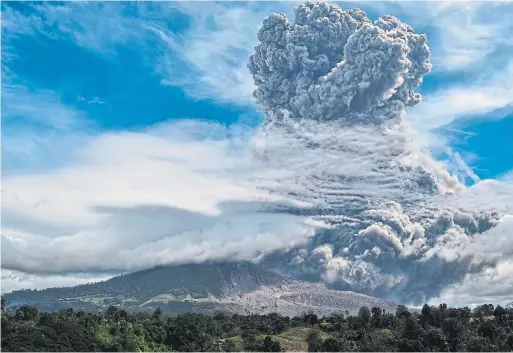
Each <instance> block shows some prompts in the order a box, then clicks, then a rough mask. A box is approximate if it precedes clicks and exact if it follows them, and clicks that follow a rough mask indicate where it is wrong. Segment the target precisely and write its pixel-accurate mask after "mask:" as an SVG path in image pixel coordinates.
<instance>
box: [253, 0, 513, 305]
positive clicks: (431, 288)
mask: <svg viewBox="0 0 513 353" xmlns="http://www.w3.org/2000/svg"><path fill="white" fill-rule="evenodd" d="M258 40H259V43H258V44H257V46H256V47H255V53H254V54H253V55H252V56H251V58H250V62H249V65H248V66H249V69H250V71H251V73H252V75H253V78H254V82H255V84H256V90H255V92H254V96H255V98H256V100H257V103H258V106H259V108H260V109H261V110H262V111H263V112H264V114H265V122H266V123H265V124H264V125H263V126H262V128H261V129H260V131H259V134H258V135H257V137H256V139H255V141H256V142H255V151H256V152H257V155H258V156H259V158H260V159H261V161H262V169H265V170H267V171H269V170H274V173H272V181H269V183H268V184H267V185H266V187H267V188H268V189H269V190H272V191H274V192H276V193H279V194H282V195H287V196H289V197H293V198H295V199H297V200H301V201H303V202H305V203H306V204H308V205H309V206H310V207H307V208H302V209H296V210H294V209H290V210H287V212H291V213H298V214H302V215H309V216H311V217H313V218H315V219H320V220H323V221H325V222H326V223H328V224H329V225H330V226H329V227H328V229H322V230H319V231H318V232H317V234H316V236H315V237H313V238H312V239H311V240H310V241H309V242H308V243H307V244H306V245H304V246H300V247H294V248H291V249H288V250H287V251H285V252H280V253H276V254H273V255H270V256H268V257H267V258H266V259H264V260H263V261H264V263H265V264H266V265H268V266H270V267H274V268H279V269H280V270H282V271H284V272H287V273H289V274H293V275H296V276H299V277H304V278H309V279H311V280H323V281H324V282H325V283H327V284H328V285H330V286H333V287H336V288H342V289H352V290H356V291H360V292H364V293H368V294H371V295H377V296H381V297H387V298H391V299H395V300H400V301H402V302H408V303H422V302H425V301H426V300H428V299H430V298H433V297H436V296H438V295H439V294H440V292H441V291H442V290H443V289H444V288H447V286H449V285H451V284H454V283H457V282H459V281H461V280H462V279H464V278H465V276H468V275H470V274H475V273H479V272H481V271H483V270H484V269H486V268H493V267H494V266H495V265H496V264H497V263H498V261H500V259H499V258H498V257H497V252H496V246H492V244H491V243H486V242H485V243H483V244H482V246H481V247H480V252H481V254H479V255H478V254H477V251H472V249H474V250H475V249H476V246H475V244H474V243H475V241H474V239H475V238H476V237H477V236H480V235H482V233H485V235H489V233H490V232H493V231H494V229H495V228H500V227H495V226H497V225H498V224H499V223H501V215H500V214H499V212H497V211H495V210H488V211H486V212H482V211H479V210H476V209H472V210H463V209H461V208H457V207H449V206H448V205H446V206H444V205H442V204H440V203H439V202H437V201H436V200H437V197H439V196H440V195H455V194H457V193H458V192H460V191H462V190H464V189H465V186H464V185H462V184H460V182H459V181H458V179H457V178H455V177H454V176H451V175H450V174H449V173H448V172H447V171H446V170H445V169H444V168H443V167H442V166H441V165H440V164H438V163H437V162H436V161H435V160H434V159H433V158H432V157H431V156H430V155H429V154H428V153H426V152H423V151H422V150H421V149H420V147H419V146H418V145H417V144H416V143H415V138H414V135H413V132H412V131H411V130H410V129H409V128H408V126H407V124H406V123H405V121H404V120H403V117H404V110H405V107H412V106H414V105H416V104H418V103H420V101H421V96H420V94H418V93H416V92H415V88H416V87H418V86H419V85H420V84H421V83H422V78H423V76H424V75H425V74H426V73H428V72H429V71H430V69H431V64H430V62H429V56H430V51H429V47H428V46H427V42H426V41H427V38H426V36H425V35H423V34H415V33H414V31H413V29H412V28H411V27H410V26H409V25H407V24H404V23H402V22H401V21H400V20H399V19H397V18H395V17H392V16H382V17H380V18H379V19H377V20H376V21H374V22H372V21H371V20H370V19H369V18H368V17H367V15H366V14H365V13H364V12H362V11H360V10H342V9H341V8H340V7H339V6H337V5H332V4H328V3H314V2H307V3H306V4H304V5H301V6H299V7H298V8H297V9H296V13H295V19H294V21H293V22H289V20H288V19H287V17H286V16H285V15H284V14H272V15H271V16H269V17H268V18H266V19H265V20H264V22H263V26H262V27H261V29H260V30H259V32H258ZM426 118H429V117H426ZM263 179H265V178H263ZM270 179H271V178H270ZM494 227H495V228H494ZM483 239H493V237H492V236H488V238H486V237H484V238H483ZM505 241H506V240H505ZM491 242H493V240H492V241H491ZM510 242H511V241H510ZM472 244H474V245H472ZM510 245H511V244H510ZM488 248H490V250H489V251H488ZM509 255H510V256H511V255H512V254H509Z"/></svg>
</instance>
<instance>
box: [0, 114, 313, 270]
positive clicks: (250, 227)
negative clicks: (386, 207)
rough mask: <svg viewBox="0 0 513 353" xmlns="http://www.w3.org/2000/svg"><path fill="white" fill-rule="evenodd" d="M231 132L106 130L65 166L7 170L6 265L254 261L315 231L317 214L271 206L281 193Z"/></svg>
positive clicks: (193, 126)
mask: <svg viewBox="0 0 513 353" xmlns="http://www.w3.org/2000/svg"><path fill="white" fill-rule="evenodd" d="M226 133H228V131H223V128H222V127H220V126H216V125H215V124H207V123H202V122H195V121H181V122H176V123H169V124H162V125H160V126H157V127H154V128H150V129H147V130H146V131H142V132H138V133H105V134H103V135H100V136H98V137H92V138H90V139H89V141H87V143H86V145H85V146H84V147H83V148H81V149H79V150H77V152H76V154H75V158H74V161H73V162H72V163H69V164H66V165H65V166H63V167H61V168H58V169H55V170H50V171H46V172H39V173H30V174H23V173H17V174H15V175H12V176H7V177H4V178H3V184H2V187H3V190H2V265H3V266H4V267H5V268H8V269H15V270H24V271H29V272H32V273H37V272H43V273H44V272H46V273H64V272H83V271H93V270H94V271H100V272H101V271H108V270H118V271H119V270H134V269H138V268H144V267H151V266H153V265H155V264H159V263H169V262H177V261H201V260H206V259H217V258H226V257H232V258H241V259H251V258H253V257H255V256H258V255H259V254H260V253H261V252H269V251H272V250H275V249H280V248H281V249H283V248H287V247H290V246H293V245H295V244H298V243H300V242H303V241H305V240H306V239H308V237H310V236H312V235H313V229H314V228H315V227H316V225H314V223H312V222H310V221H309V220H308V219H306V218H304V217H299V216H293V215H287V214H279V213H273V212H271V213H267V212H265V210H262V207H265V206H266V204H267V207H269V206H270V205H269V202H272V200H273V199H274V200H278V199H280V198H278V197H274V198H273V197H272V196H270V195H267V194H266V193H265V192H263V191H259V190H257V189H256V188H255V185H254V184H252V183H251V181H248V180H247V179H245V178H242V177H241V174H240V173H241V172H243V171H244V165H245V163H246V158H248V155H247V154H245V153H244V151H241V150H240V149H239V148H238V146H237V135H235V138H234V139H233V141H234V142H231V141H230V140H229V139H228V138H227V137H226ZM198 136H200V137H198ZM201 136H203V137H201Z"/></svg>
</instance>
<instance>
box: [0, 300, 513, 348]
mask: <svg viewBox="0 0 513 353" xmlns="http://www.w3.org/2000/svg"><path fill="white" fill-rule="evenodd" d="M1 348H2V351H33V352H34V351H67V352H72V351H77V352H78V351H87V352H91V351H103V352H122V351H129V352H135V351H187V352H193V351H224V352H235V351H260V352H279V351H311V352H337V351H355V352H357V351H358V352H369V351H371V352H374V351H383V352H384V351H388V352H393V351H399V352H421V351H431V352H446V351H449V352H453V351H460V352H461V351H470V352H496V351H503V352H504V351H510V352H511V351H513V308H503V307H501V306H497V307H494V306H493V305H491V304H490V305H482V306H479V307H477V308H476V309H474V310H470V309H469V308H449V307H447V305H445V304H442V305H440V306H438V307H434V306H428V305H424V307H423V308H422V310H421V312H420V313H417V312H413V313H412V312H409V311H408V310H407V308H406V307H404V306H399V307H398V309H397V312H396V313H387V312H384V311H383V310H382V309H379V308H372V309H369V308H366V307H363V308H361V309H360V311H359V313H358V315H356V316H351V315H348V313H346V314H342V313H340V314H332V315H330V316H327V317H322V318H319V317H317V316H316V315H314V314H311V313H308V314H304V315H302V316H300V317H294V318H289V317H285V316H281V315H279V314H268V315H246V316H243V315H232V316H230V315H225V314H221V313H220V314H217V315H214V316H206V315H199V314H183V315H176V316H170V315H164V314H163V313H162V311H160V310H156V311H155V312H153V313H136V314H133V313H128V312H126V311H124V310H120V309H118V308H116V307H113V306H112V307H110V308H109V309H108V310H107V311H106V312H105V313H103V314H101V315H93V314H87V313H84V312H80V311H79V312H75V311H73V310H72V309H67V310H61V311H58V312H51V313H48V312H39V311H38V310H37V309H36V308H35V307H31V306H23V307H20V308H17V309H13V310H9V311H7V312H4V306H3V299H2V346H1Z"/></svg>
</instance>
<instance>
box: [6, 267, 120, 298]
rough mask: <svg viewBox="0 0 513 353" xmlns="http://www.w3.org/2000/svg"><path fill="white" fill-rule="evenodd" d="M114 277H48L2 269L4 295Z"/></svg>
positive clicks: (79, 275)
mask: <svg viewBox="0 0 513 353" xmlns="http://www.w3.org/2000/svg"><path fill="white" fill-rule="evenodd" d="M109 277H112V276H98V275H92V274H78V275H73V276H69V275H47V276H38V275H33V274H30V273H26V272H19V271H11V270H4V269H2V282H1V283H2V285H1V291H2V293H7V292H11V291H14V290H21V289H45V288H52V287H72V286H77V285H79V284H86V283H94V282H99V281H104V280H106V279H108V278H109Z"/></svg>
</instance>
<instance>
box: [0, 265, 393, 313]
mask: <svg viewBox="0 0 513 353" xmlns="http://www.w3.org/2000/svg"><path fill="white" fill-rule="evenodd" d="M4 298H5V301H6V303H7V308H9V307H17V306H21V305H25V304H29V305H35V306H37V307H38V308H39V309H40V310H42V311H55V310H59V309H65V308H73V309H76V310H84V311H88V312H97V311H103V310H105V309H106V308H107V307H109V306H111V305H115V306H119V307H121V308H124V309H125V310H130V311H146V310H154V309H156V308H157V307H160V308H161V309H162V310H163V311H165V312H167V313H173V314H176V313H184V312H196V313H203V314H212V313H215V312H218V311H223V312H227V313H238V314H249V313H259V314H263V313H270V312H277V313H281V314H283V315H289V316H294V315H298V314H301V313H303V312H309V311H312V312H315V313H317V314H320V315H324V314H329V313H332V312H338V311H343V312H345V311H349V312H352V313H354V312H356V311H357V310H358V309H359V308H360V307H362V306H368V307H380V308H383V309H386V310H389V311H395V309H396V308H397V304H395V303H393V302H389V301H385V300H381V299H377V298H373V297H369V296H366V295H363V294H358V293H354V292H348V291H336V290H329V289H327V288H325V287H324V286H322V285H320V284H314V283H309V282H304V281H299V280H296V279H293V278H290V277H286V276H282V275H280V274H277V273H274V272H271V271H267V270H263V269H261V268H260V267H258V266H257V265H254V264H251V263H230V262H223V263H215V262H209V263H203V264H186V265H175V266H160V267H156V268H152V269H148V270H143V271H139V272H134V273H131V274H127V275H123V276H118V277H114V278H112V279H110V280H107V281H104V282H98V283H93V284H86V285H80V286H76V287H70V288H50V289H45V290H40V291H34V290H24V291H16V292H12V293H8V294H5V295H4Z"/></svg>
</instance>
